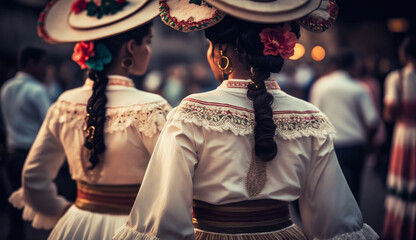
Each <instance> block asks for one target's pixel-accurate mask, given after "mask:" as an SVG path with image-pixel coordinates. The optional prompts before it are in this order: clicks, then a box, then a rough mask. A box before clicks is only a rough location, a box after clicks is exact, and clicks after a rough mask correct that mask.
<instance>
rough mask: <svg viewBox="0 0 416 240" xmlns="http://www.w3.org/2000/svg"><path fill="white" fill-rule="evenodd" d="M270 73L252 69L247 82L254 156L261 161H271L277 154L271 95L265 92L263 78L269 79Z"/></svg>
mask: <svg viewBox="0 0 416 240" xmlns="http://www.w3.org/2000/svg"><path fill="white" fill-rule="evenodd" d="M269 77H270V73H265V72H258V73H257V72H256V71H255V70H254V71H253V74H252V78H251V80H252V81H253V82H254V84H249V86H248V90H247V97H248V98H249V99H250V100H252V101H253V107H254V113H255V121H256V126H255V127H254V140H255V145H254V149H255V152H256V156H258V157H259V158H260V159H262V160H263V161H271V160H273V159H274V157H275V156H276V154H277V145H276V142H275V141H274V133H275V131H276V124H274V121H273V110H272V107H271V105H272V104H273V100H274V98H273V95H271V94H270V93H268V92H267V89H266V85H265V84H264V80H267V79H269Z"/></svg>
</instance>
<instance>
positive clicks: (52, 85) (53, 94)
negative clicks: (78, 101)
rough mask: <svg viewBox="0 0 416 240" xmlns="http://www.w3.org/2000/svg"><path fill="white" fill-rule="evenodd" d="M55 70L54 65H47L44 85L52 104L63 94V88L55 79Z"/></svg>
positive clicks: (55, 66)
mask: <svg viewBox="0 0 416 240" xmlns="http://www.w3.org/2000/svg"><path fill="white" fill-rule="evenodd" d="M57 69H58V68H57V65H55V64H48V66H47V68H46V77H45V85H46V89H47V91H48V94H49V98H50V99H51V101H52V102H55V101H56V100H57V99H58V97H59V95H61V93H62V92H63V87H62V85H61V84H60V83H59V82H58V79H57Z"/></svg>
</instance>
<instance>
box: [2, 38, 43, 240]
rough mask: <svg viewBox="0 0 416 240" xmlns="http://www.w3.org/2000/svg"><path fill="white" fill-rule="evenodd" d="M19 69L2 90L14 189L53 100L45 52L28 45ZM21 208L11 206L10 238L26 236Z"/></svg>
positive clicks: (9, 173)
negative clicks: (47, 78)
mask: <svg viewBox="0 0 416 240" xmlns="http://www.w3.org/2000/svg"><path fill="white" fill-rule="evenodd" d="M18 64H19V72H17V73H16V76H15V77H13V78H12V79H10V80H8V81H7V82H6V83H5V84H4V85H3V87H2V89H1V109H2V113H3V118H4V123H5V127H6V138H7V160H6V169H7V174H8V177H9V181H10V184H11V187H12V190H13V191H15V190H17V189H18V188H19V187H20V186H21V178H22V175H21V173H22V169H23V164H24V162H25V159H26V156H27V154H28V152H29V149H30V148H31V146H32V144H33V142H34V141H35V138H36V135H37V133H38V131H39V129H40V127H41V125H42V122H43V120H44V118H45V116H46V113H47V111H48V108H49V106H50V105H51V100H50V98H49V95H48V93H47V90H46V88H45V85H44V84H43V81H44V78H45V72H46V51H44V50H43V49H40V48H37V47H32V46H27V47H24V48H22V50H21V51H20V53H19V62H18ZM21 215H22V211H21V210H18V209H15V208H11V211H10V223H9V225H10V232H9V235H8V239H25V231H24V230H25V225H24V222H23V220H22V218H21Z"/></svg>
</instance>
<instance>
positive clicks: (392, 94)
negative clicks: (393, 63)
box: [384, 70, 400, 106]
mask: <svg viewBox="0 0 416 240" xmlns="http://www.w3.org/2000/svg"><path fill="white" fill-rule="evenodd" d="M399 81H400V74H399V70H397V71H394V72H391V73H390V74H389V75H387V77H386V81H385V83H384V89H385V94H384V104H385V105H386V106H394V105H397V104H398V102H399V99H398V96H399V87H398V85H399Z"/></svg>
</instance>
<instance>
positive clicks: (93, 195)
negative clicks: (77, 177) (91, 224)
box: [75, 181, 140, 215]
mask: <svg viewBox="0 0 416 240" xmlns="http://www.w3.org/2000/svg"><path fill="white" fill-rule="evenodd" d="M77 188H78V189H77V199H76V201H75V206H77V207H78V208H79V209H82V210H86V211H90V212H96V213H106V214H121V215H127V214H129V213H130V210H131V207H132V206H133V204H134V200H135V199H136V195H137V192H138V191H139V188H140V185H93V184H88V183H85V182H81V181H78V182H77Z"/></svg>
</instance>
